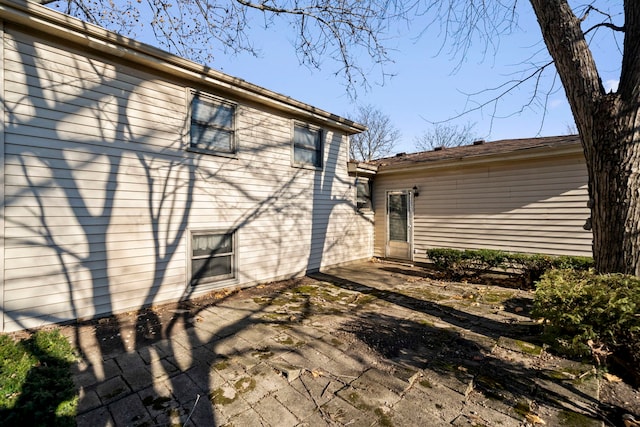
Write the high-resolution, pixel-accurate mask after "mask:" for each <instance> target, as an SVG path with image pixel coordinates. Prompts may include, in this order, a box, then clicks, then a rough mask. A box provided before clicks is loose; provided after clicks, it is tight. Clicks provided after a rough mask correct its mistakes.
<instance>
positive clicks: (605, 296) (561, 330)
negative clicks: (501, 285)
mask: <svg viewBox="0 0 640 427" xmlns="http://www.w3.org/2000/svg"><path fill="white" fill-rule="evenodd" d="M532 315H533V316H534V317H538V318H541V319H544V326H545V331H546V332H547V334H548V336H549V337H554V340H553V345H554V347H555V348H556V349H557V350H558V351H560V352H561V353H563V354H568V355H574V356H586V355H592V356H593V357H595V359H596V361H597V362H598V363H605V362H611V361H614V362H617V364H619V365H620V366H622V367H624V368H625V369H626V370H627V371H628V373H630V374H631V376H632V377H633V378H634V380H635V382H636V383H637V384H640V278H639V277H636V276H628V275H622V274H596V273H594V272H593V271H572V270H550V271H547V272H546V273H545V274H544V276H543V277H542V279H541V280H540V281H539V282H538V283H537V286H536V291H535V297H534V307H533V311H532Z"/></svg>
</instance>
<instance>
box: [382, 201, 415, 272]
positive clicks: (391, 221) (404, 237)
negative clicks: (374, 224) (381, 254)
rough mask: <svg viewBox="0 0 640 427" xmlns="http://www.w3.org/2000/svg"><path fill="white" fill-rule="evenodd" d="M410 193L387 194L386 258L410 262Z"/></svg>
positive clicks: (411, 219)
mask: <svg viewBox="0 0 640 427" xmlns="http://www.w3.org/2000/svg"><path fill="white" fill-rule="evenodd" d="M412 223H413V212H412V193H411V191H408V190H402V191H388V192H387V245H386V246H387V249H386V256H387V258H398V259H406V260H412V255H413V248H412V242H413V233H412V226H413V224H412Z"/></svg>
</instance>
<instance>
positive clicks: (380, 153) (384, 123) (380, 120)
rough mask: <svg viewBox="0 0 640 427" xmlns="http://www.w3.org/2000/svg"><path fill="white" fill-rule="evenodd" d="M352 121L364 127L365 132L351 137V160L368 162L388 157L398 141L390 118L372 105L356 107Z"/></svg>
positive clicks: (398, 131)
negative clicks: (365, 127)
mask: <svg viewBox="0 0 640 427" xmlns="http://www.w3.org/2000/svg"><path fill="white" fill-rule="evenodd" d="M352 120H354V121H356V122H359V123H362V124H364V125H366V126H367V130H366V131H364V132H362V133H359V134H356V135H353V136H351V144H350V145H349V157H350V158H351V159H354V160H358V161H369V160H373V159H377V158H381V157H385V156H388V155H390V154H391V152H392V151H393V149H394V147H395V146H396V144H397V143H398V141H399V140H400V130H398V129H397V128H396V127H395V126H394V125H393V123H392V122H391V118H390V117H389V116H387V115H386V114H384V113H383V112H382V111H380V110H378V109H377V108H375V107H374V106H372V105H366V106H361V107H358V109H357V111H356V113H355V114H354V115H353V117H352Z"/></svg>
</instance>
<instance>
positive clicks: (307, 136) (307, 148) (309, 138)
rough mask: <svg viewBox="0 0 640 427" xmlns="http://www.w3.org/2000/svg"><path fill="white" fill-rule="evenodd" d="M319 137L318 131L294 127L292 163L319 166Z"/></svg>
mask: <svg viewBox="0 0 640 427" xmlns="http://www.w3.org/2000/svg"><path fill="white" fill-rule="evenodd" d="M320 136H321V131H320V129H309V128H307V127H304V126H298V125H295V126H294V127H293V162H294V163H296V164H308V165H313V166H320V165H321V164H322V163H321V162H322V156H321V153H322V143H321V138H320Z"/></svg>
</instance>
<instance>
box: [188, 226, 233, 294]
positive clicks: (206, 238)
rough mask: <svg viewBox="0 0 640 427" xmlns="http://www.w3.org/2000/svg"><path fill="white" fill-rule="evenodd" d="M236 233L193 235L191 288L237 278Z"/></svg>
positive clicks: (197, 233)
mask: <svg viewBox="0 0 640 427" xmlns="http://www.w3.org/2000/svg"><path fill="white" fill-rule="evenodd" d="M235 240H236V232H235V231H231V232H221V231H197V232H195V231H194V232H192V233H191V281H190V284H191V286H199V285H203V284H207V283H212V282H219V281H222V280H227V279H234V278H235V277H236V260H235V254H236V249H235Z"/></svg>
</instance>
